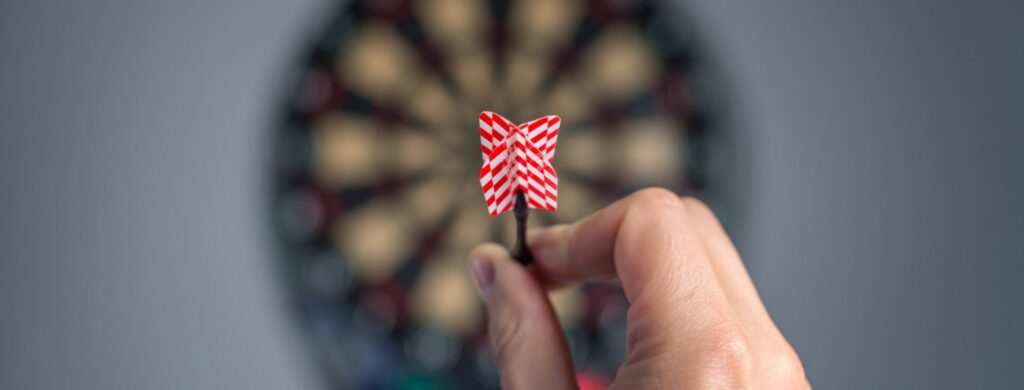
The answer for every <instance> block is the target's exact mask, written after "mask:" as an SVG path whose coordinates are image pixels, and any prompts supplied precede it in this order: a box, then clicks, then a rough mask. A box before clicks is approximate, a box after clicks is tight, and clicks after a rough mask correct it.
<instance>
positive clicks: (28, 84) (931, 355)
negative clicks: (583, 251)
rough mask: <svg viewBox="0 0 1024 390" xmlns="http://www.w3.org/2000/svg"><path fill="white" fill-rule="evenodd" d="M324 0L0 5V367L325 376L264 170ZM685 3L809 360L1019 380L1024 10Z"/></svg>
mask: <svg viewBox="0 0 1024 390" xmlns="http://www.w3.org/2000/svg"><path fill="white" fill-rule="evenodd" d="M323 3H324V2H323V1H322V0H302V1H290V2H275V1H248V2H244V4H243V2H230V1H220V0H218V1H209V0H208V1H199V0H189V1H175V2H170V1H168V2H162V3H158V2H151V1H119V2H118V1H92V2H84V1H20V2H13V1H5V2H0V388H3V389H22V388H25V389H49V388H97V389H99V388H103V389H109V388H147V389H151V388H168V389H171V388H174V389H177V388H190V389H191V388H195V389H222V388H253V389H255V388H266V389H279V388H303V387H309V386H315V384H316V381H315V379H314V378H315V376H314V375H312V374H311V372H312V370H311V369H310V368H309V365H308V364H307V363H308V362H307V361H306V360H304V355H303V354H302V349H301V344H299V343H298V341H297V337H296V335H295V334H294V330H293V329H292V328H291V327H290V322H289V319H288V318H287V317H286V311H285V309H284V306H283V301H282V294H281V291H280V290H278V289H277V287H276V286H275V284H274V278H273V274H272V268H271V266H270V264H271V259H270V258H269V257H268V247H269V246H268V244H267V243H266V242H263V239H264V238H265V234H266V229H265V226H264V225H263V223H264V222H265V221H264V220H263V219H262V216H263V215H264V214H263V212H264V210H262V209H261V203H260V202H261V200H262V198H261V196H262V195H261V191H260V190H261V187H260V185H261V181H260V180H261V174H262V172H261V170H260V168H261V167H263V166H265V156H264V155H263V154H261V149H262V148H263V147H264V146H266V145H265V141H266V138H265V136H266V134H267V131H268V128H267V125H266V124H267V122H268V118H270V116H271V115H270V114H271V112H270V111H271V109H272V108H273V103H274V102H275V99H276V98H277V95H276V92H278V87H279V86H280V80H279V79H280V76H281V75H282V74H283V73H284V70H285V69H286V66H287V65H288V64H289V61H290V60H291V58H293V57H294V55H295V54H296V53H297V51H296V49H295V44H296V43H298V42H301V41H302V37H303V36H304V34H306V33H308V30H309V29H308V27H309V26H310V22H311V21H315V20H317V19H318V17H319V16H320V15H322V13H321V12H319V11H320V10H321V9H322V8H323ZM686 3H687V5H688V6H689V9H690V10H691V12H692V13H693V14H695V15H696V16H697V17H696V22H697V23H698V25H699V27H700V29H701V32H702V36H703V38H705V39H706V40H707V41H708V42H709V43H710V45H711V47H712V48H713V50H714V52H715V54H716V55H717V57H718V59H719V62H721V63H722V65H723V71H724V73H725V76H726V77H727V80H728V81H729V83H730V89H729V91H728V96H729V101H730V102H731V104H732V106H733V107H734V110H735V112H736V113H737V117H736V119H735V120H734V121H733V123H732V127H733V128H734V129H735V137H734V139H735V140H736V141H735V144H734V145H733V146H732V150H733V151H734V156H735V158H734V159H732V160H730V161H729V163H730V164H731V166H732V169H733V171H734V172H735V173H736V174H737V175H736V182H735V186H736V188H737V190H738V191H739V193H740V194H741V195H742V196H741V198H740V200H741V203H740V204H741V206H742V207H740V208H739V210H741V211H742V212H741V213H740V215H739V218H738V219H736V221H737V223H736V224H734V225H733V226H730V230H732V231H733V232H734V233H735V234H736V235H737V240H738V241H739V245H740V247H741V251H742V252H743V254H744V256H745V257H746V259H747V261H748V262H749V263H750V266H751V271H752V273H753V276H754V278H755V281H756V282H757V284H758V286H759V288H760V289H761V292H762V295H763V297H764V299H765V301H766V302H767V304H768V306H769V309H770V310H771V312H772V313H773V315H774V317H775V319H776V321H778V323H779V325H780V326H781V327H782V329H783V331H784V332H785V333H786V334H787V336H788V337H789V339H790V340H791V341H792V343H793V344H794V345H795V346H796V348H797V350H798V351H799V352H800V353H801V356H802V357H803V359H804V362H805V364H806V366H807V369H808V371H809V374H810V377H811V379H812V382H813V383H814V384H815V385H816V386H817V387H818V388H829V389H831V388H850V389H862V388H908V387H911V388H963V387H989V388H991V387H1017V388H1020V387H1022V386H1024V380H1022V379H1021V376H1020V375H1019V373H1018V372H1015V371H1016V370H1019V368H1020V366H1021V363H1022V362H1024V361H1022V359H1021V358H1020V351H1021V350H1022V348H1024V335H1021V334H1020V332H1019V330H1018V329H1021V328H1022V327H1024V315H1022V307H1024V302H1022V299H1021V297H1022V296H1024V284H1021V283H1020V282H1019V279H1020V278H1021V277H1024V250H1022V249H1021V248H1022V246H1021V241H1020V239H1019V236H1020V235H1021V233H1022V232H1024V207H1022V206H1021V204H1020V201H1019V200H1020V199H1024V183H1022V182H1024V180H1022V179H1024V174H1022V173H1021V168H1022V167H1024V157H1022V153H1021V152H1020V151H1021V148H1022V147H1024V139H1022V136H1021V134H1020V132H1021V131H1022V130H1024V120H1022V119H1021V118H1020V111H1021V108H1022V104H1024V85H1022V84H1024V82H1022V81H1024V76H1022V75H1021V69H1024V45H1022V44H1021V37H1022V35H1024V28H1022V27H1019V22H1018V21H1017V20H1014V19H1015V18H1019V16H1020V15H1024V9H1022V8H1024V7H1021V6H1019V5H1014V4H1011V3H1013V2H1009V1H1007V2H1004V3H1007V4H1004V5H998V6H997V5H994V4H987V3H990V2H980V1H975V2H967V1H963V2H961V3H962V4H940V3H939V2H932V1H923V0H921V1H917V0H914V1H903V2H894V1H864V0H857V1H853V0H851V1H844V2H832V3H833V4H824V3H825V2H821V1H811V0H806V1H796V0H786V1H776V2H773V3H774V4H772V5H768V4H766V3H767V2H735V1H727V0H716V1H711V0H708V1H704V0H688V1H686ZM992 3H994V2H992ZM1018 4H1019V3H1018Z"/></svg>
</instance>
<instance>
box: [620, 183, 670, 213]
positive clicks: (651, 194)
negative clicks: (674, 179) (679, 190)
mask: <svg viewBox="0 0 1024 390" xmlns="http://www.w3.org/2000/svg"><path fill="white" fill-rule="evenodd" d="M678 203H679V196H678V195H676V193H675V192H672V191H670V190H668V189H665V188H661V187H648V188H644V189H642V190H639V191H636V192H634V193H633V195H631V196H630V206H632V207H635V208H644V209H661V208H665V206H675V205H677V204H678Z"/></svg>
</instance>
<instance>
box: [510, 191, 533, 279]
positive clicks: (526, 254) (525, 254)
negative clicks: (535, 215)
mask: <svg viewBox="0 0 1024 390" xmlns="http://www.w3.org/2000/svg"><path fill="white" fill-rule="evenodd" d="M512 213H513V214H515V217H516V246H515V248H513V249H512V257H513V258H514V259H516V261H518V262H520V263H522V264H523V265H528V264H530V263H531V262H533V255H531V254H530V249H529V248H527V247H526V219H527V218H528V217H529V216H530V210H529V209H528V208H526V195H525V194H523V191H521V190H520V191H516V204H515V206H513V208H512Z"/></svg>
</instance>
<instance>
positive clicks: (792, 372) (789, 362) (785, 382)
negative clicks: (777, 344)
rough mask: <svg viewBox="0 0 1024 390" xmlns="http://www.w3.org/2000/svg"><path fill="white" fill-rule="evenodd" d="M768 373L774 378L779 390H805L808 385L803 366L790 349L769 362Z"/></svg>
mask: <svg viewBox="0 0 1024 390" xmlns="http://www.w3.org/2000/svg"><path fill="white" fill-rule="evenodd" d="M769 364H770V368H769V371H770V372H771V376H772V377H773V378H776V380H778V382H779V383H777V386H776V387H777V388H780V389H783V388H785V389H807V388H810V383H809V382H808V381H807V374H806V372H804V365H803V363H802V362H800V357H799V356H797V354H796V352H795V351H793V349H792V348H786V349H785V350H784V351H782V352H780V353H778V354H777V355H775V356H774V357H773V358H772V359H771V360H770V361H769Z"/></svg>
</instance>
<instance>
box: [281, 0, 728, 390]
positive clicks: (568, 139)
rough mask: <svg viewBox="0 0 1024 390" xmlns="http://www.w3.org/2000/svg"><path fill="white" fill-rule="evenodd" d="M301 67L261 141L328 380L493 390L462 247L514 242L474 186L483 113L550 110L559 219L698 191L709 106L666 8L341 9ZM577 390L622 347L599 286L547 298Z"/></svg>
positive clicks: (286, 253) (608, 294)
mask: <svg viewBox="0 0 1024 390" xmlns="http://www.w3.org/2000/svg"><path fill="white" fill-rule="evenodd" d="M340 3H341V4H339V6H338V11H337V14H336V15H335V17H334V18H333V19H331V21H330V23H329V24H328V25H326V26H325V27H324V30H323V32H322V33H321V34H319V35H318V37H317V41H315V42H314V43H313V45H312V46H311V47H310V49H309V51H308V52H307V55H306V56H305V57H304V58H302V60H301V61H300V64H299V65H300V66H299V67H298V68H297V70H296V74H295V77H294V80H295V83H294V85H293V86H292V87H291V90H290V92H289V94H288V97H287V100H286V104H285V107H284V110H283V111H284V113H283V115H282V118H281V121H280V126H279V131H278V133H277V134H276V135H275V142H274V148H275V158H276V165H275V168H274V181H273V183H274V186H275V187H274V191H275V193H274V203H273V210H274V217H275V218H274V223H275V225H276V227H277V231H278V232H279V234H280V237H281V243H282V245H281V248H282V251H281V255H280V257H281V259H282V262H283V264H284V269H285V270H286V271H287V272H286V274H287V278H288V281H289V288H291V290H292V292H293V297H294V300H293V302H294V304H295V307H296V310H295V312H296V313H297V315H298V316H299V317H301V319H302V321H301V324H302V326H303V329H304V330H305V332H306V334H307V336H308V338H309V339H310V345H311V346H312V348H311V349H313V350H315V351H316V355H317V359H318V360H319V361H320V362H321V364H322V366H323V369H324V372H325V373H327V375H328V378H329V381H330V383H332V384H333V386H335V387H337V388H381V387H383V388H393V387H398V388H450V387H458V388H494V387H496V386H497V373H496V370H495V368H494V366H493V360H492V359H491V357H490V351H489V350H488V348H489V347H488V345H487V337H486V334H485V332H486V327H485V326H484V325H485V324H484V321H485V317H484V315H483V314H484V313H483V308H482V306H481V304H480V302H479V301H478V300H477V298H476V295H475V293H474V292H473V285H472V282H471V281H470V277H469V275H468V272H467V271H466V265H465V261H466V260H465V256H466V254H467V253H468V251H469V250H470V249H471V248H472V247H473V246H475V245H477V244H479V243H482V242H486V241H497V242H502V243H505V244H509V245H511V244H512V243H513V242H514V237H513V236H514V233H515V229H514V221H513V219H512V218H511V217H505V218H503V217H495V218H491V217H490V216H489V215H488V211H487V210H488V209H487V205H486V204H485V200H484V197H482V196H481V193H480V181H479V174H480V166H481V163H482V161H481V153H480V133H479V130H478V129H479V127H478V123H477V122H478V117H479V115H480V113H481V112H482V111H494V112H500V113H502V115H504V116H506V117H507V118H508V119H509V120H510V121H513V122H514V123H523V122H525V121H527V120H531V119H534V118H539V117H543V116H544V115H547V114H556V115H558V116H560V117H561V128H560V133H559V135H558V152H557V154H555V157H554V158H553V159H552V160H551V164H552V165H553V167H554V169H555V170H556V171H557V172H558V201H557V204H558V209H557V211H554V212H548V211H545V212H537V213H533V214H532V218H530V219H529V224H530V225H531V226H540V225H550V224H554V223H559V222H568V221H575V220H577V219H579V218H582V217H584V216H586V215H587V214H589V213H591V212H593V211H595V210H597V209H599V208H601V207H603V206H604V205H607V204H608V203H610V202H612V201H614V200H615V199H617V198H619V197H621V196H623V195H624V194H627V193H629V192H632V191H633V190H636V189H639V188H641V187H646V186H661V187H667V188H671V189H673V190H675V191H677V192H679V193H687V194H694V193H699V192H700V191H702V190H703V189H704V185H705V182H706V180H705V178H706V177H707V174H706V173H707V172H706V171H705V166H706V164H704V160H705V157H706V156H705V154H706V153H705V149H706V147H705V139H706V135H707V134H708V131H707V127H708V126H707V124H708V123H709V122H708V119H709V118H708V109H707V108H706V107H705V106H703V105H702V104H701V102H702V99H701V95H700V91H699V90H697V89H696V88H695V85H696V83H695V82H694V67H693V65H694V64H695V63H696V60H697V59H699V55H695V54H697V53H696V52H695V50H694V48H693V47H692V45H691V43H690V41H689V40H684V39H682V38H684V37H689V36H690V34H689V32H688V31H683V30H684V29H685V26H684V25H681V24H683V22H685V20H683V21H682V22H681V21H680V20H679V15H678V12H675V10H672V12H669V11H665V10H663V9H661V8H659V7H658V6H657V4H653V3H650V2H646V1H633V0H626V1H623V0H592V1H583V0H576V1H573V0H558V1H554V0H520V1H512V0H490V1H487V0H430V1H427V0H423V1H408V0H354V1H342V2H340ZM552 300H553V302H554V305H555V308H556V312H557V315H558V318H559V320H560V321H561V322H562V324H563V327H564V329H565V332H566V335H567V338H568V340H569V342H570V344H571V345H570V346H571V349H572V352H573V357H574V359H575V363H576V366H577V368H578V371H579V373H580V374H581V378H582V379H581V381H582V382H581V383H583V382H586V383H607V381H608V380H610V379H611V378H612V377H613V376H614V374H615V368H616V367H617V366H618V364H619V363H620V362H621V359H622V355H623V350H624V347H625V345H624V342H625V341H624V335H623V332H624V329H625V310H626V308H627V302H626V301H625V299H624V297H623V296H622V293H621V290H620V288H619V287H618V286H617V285H616V284H614V283H600V284H593V285H588V286H584V287H580V288H576V289H570V290H566V291H561V292H557V293H554V294H552Z"/></svg>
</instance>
